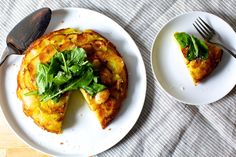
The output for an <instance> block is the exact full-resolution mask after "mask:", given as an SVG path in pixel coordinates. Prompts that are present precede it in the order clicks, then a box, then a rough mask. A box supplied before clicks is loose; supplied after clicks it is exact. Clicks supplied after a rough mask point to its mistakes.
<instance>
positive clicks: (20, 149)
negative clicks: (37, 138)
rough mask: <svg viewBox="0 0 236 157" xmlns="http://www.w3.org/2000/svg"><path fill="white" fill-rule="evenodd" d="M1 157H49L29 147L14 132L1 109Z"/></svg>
mask: <svg viewBox="0 0 236 157" xmlns="http://www.w3.org/2000/svg"><path fill="white" fill-rule="evenodd" d="M0 157H48V155H45V154H42V153H40V152H38V151H36V150H33V149H32V148H30V147H29V146H27V145H26V144H25V143H24V142H23V141H22V140H21V139H20V138H19V137H17V136H16V135H15V133H14V132H13V130H12V129H11V128H10V127H9V126H8V124H7V121H6V119H5V117H4V115H3V113H2V111H1V109H0Z"/></svg>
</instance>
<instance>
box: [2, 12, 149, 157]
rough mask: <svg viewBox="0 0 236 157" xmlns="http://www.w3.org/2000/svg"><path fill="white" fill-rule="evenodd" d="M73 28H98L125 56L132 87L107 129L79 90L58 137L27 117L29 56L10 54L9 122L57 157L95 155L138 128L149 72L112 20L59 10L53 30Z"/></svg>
mask: <svg viewBox="0 0 236 157" xmlns="http://www.w3.org/2000/svg"><path fill="white" fill-rule="evenodd" d="M67 27H72V28H78V29H81V30H83V29H93V30H95V31H97V32H98V33H100V34H102V35H103V36H104V37H106V38H108V39H109V40H110V41H111V42H112V43H113V44H114V45H115V46H116V48H117V49H118V51H119V52H120V54H121V55H122V57H123V59H124V61H125V63H126V66H127V70H128V77H129V87H128V95H127V98H126V100H125V101H124V102H123V104H122V107H121V110H120V112H119V114H118V115H117V116H116V118H115V119H114V121H113V122H112V123H111V124H110V125H109V126H108V127H107V128H106V129H104V130H103V129H102V128H101V126H100V124H99V122H98V120H97V119H96V116H95V115H94V113H93V112H92V111H90V109H89V107H88V105H87V104H86V102H85V101H84V99H83V97H82V96H81V94H80V92H74V93H73V94H72V97H71V99H70V102H69V105H68V110H67V112H66V116H65V119H64V123H63V133H62V134H59V135H57V134H53V133H49V132H46V131H44V130H42V129H40V128H39V127H38V126H37V125H36V124H34V122H33V120H32V119H31V118H29V117H26V116H25V114H24V113H23V110H22V102H21V101H19V100H18V99H17V97H16V87H17V79H16V77H17V73H18V70H19V67H20V64H21V61H22V58H23V56H10V58H9V59H8V60H7V61H6V62H5V64H4V65H3V66H2V67H1V68H0V83H1V86H0V104H1V108H2V111H3V113H4V115H5V117H6V120H7V121H8V123H9V125H10V126H11V127H12V129H13V130H14V131H15V133H16V134H17V135H18V136H19V137H20V138H21V139H23V140H24V141H25V142H26V143H27V144H28V145H30V146H31V147H33V148H35V149H38V150H40V151H42V152H44V153H47V154H51V155H55V156H76V157H78V156H92V155H95V154H98V153H100V152H103V151H105V150H107V149H109V148H110V147H112V146H114V145H115V144H116V143H117V142H119V141H120V140H121V139H122V138H123V137H124V136H125V135H126V134H127V133H128V132H129V131H130V129H131V128H132V127H133V126H134V124H135V122H136V121H137V119H138V117H139V115H140V113H141V110H142V107H143V104H144V100H145V96H146V72H145V67H144V63H143V60H142V57H141V54H140V52H139V50H138V47H137V46H136V44H135V42H134V41H133V40H132V39H131V37H130V36H129V35H128V33H127V32H126V31H125V30H124V29H123V28H121V27H120V26H119V25H118V24H117V23H116V22H114V21H113V20H111V19H110V18H108V17H106V16H104V15H102V14H100V13H97V12H95V11H91V10H87V9H81V8H67V9H59V10H55V11H53V13H52V19H51V22H50V25H49V27H48V30H47V32H51V31H53V30H58V29H61V28H67Z"/></svg>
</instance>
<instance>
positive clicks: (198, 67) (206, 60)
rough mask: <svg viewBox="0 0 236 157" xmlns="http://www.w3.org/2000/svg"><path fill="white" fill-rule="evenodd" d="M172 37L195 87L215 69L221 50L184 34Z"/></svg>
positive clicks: (176, 34)
mask: <svg viewBox="0 0 236 157" xmlns="http://www.w3.org/2000/svg"><path fill="white" fill-rule="evenodd" d="M174 36H175V39H176V40H177V42H178V44H179V46H180V49H181V51H182V54H183V56H184V59H185V63H186V65H187V68H188V70H189V72H190V75H191V77H192V79H193V82H194V84H195V85H197V84H198V83H199V82H201V81H202V80H203V79H204V78H206V77H207V76H208V75H209V74H210V73H211V72H212V71H213V70H214V69H215V68H216V66H217V65H218V63H219V62H220V60H221V57H222V49H221V48H220V47H218V46H217V45H214V44H211V43H208V42H206V41H203V40H201V39H198V38H196V37H194V36H193V35H189V34H187V33H185V32H180V33H178V32H177V33H175V34H174Z"/></svg>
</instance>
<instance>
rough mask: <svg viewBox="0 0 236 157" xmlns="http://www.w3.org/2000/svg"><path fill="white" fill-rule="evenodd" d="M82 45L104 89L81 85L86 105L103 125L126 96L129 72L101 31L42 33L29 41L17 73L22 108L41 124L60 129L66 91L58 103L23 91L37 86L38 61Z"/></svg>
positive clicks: (115, 112)
mask: <svg viewBox="0 0 236 157" xmlns="http://www.w3.org/2000/svg"><path fill="white" fill-rule="evenodd" d="M75 47H82V48H84V49H85V50H86V52H87V55H88V58H89V60H90V61H91V62H92V64H94V66H95V67H96V68H97V70H99V71H100V76H101V80H102V82H103V83H104V84H105V85H106V86H107V87H108V88H107V90H105V91H103V92H101V93H98V94H97V95H95V96H93V97H92V96H91V95H89V94H88V93H86V92H85V91H84V90H83V89H81V91H82V94H83V96H84V97H85V99H86V101H87V103H88V105H89V107H90V109H91V110H93V111H94V112H95V113H96V115H97V118H98V120H99V122H100V124H101V126H102V128H105V127H107V125H108V124H109V123H110V122H111V121H112V120H113V119H114V117H115V116H116V115H117V113H118V112H119V109H120V106H121V104H122V101H123V100H124V98H125V97H126V94H127V88H128V76H127V70H126V67H125V64H124V62H123V59H122V58H121V56H120V54H119V53H118V51H117V50H116V48H115V46H114V45H113V44H112V43H111V42H109V41H108V40H107V39H105V38H104V37H102V36H101V35H100V34H98V33H96V32H94V31H92V30H86V31H84V32H80V31H78V30H74V29H62V30H58V31H55V32H51V33H49V34H47V35H44V36H43V37H41V38H40V39H38V40H36V41H35V42H34V43H32V44H31V45H30V46H29V48H28V49H27V50H26V51H25V57H24V59H23V61H22V64H21V67H20V71H19V73H18V77H17V83H18V87H17V96H18V98H19V99H20V100H22V102H23V111H24V113H25V114H26V115H27V116H30V117H31V118H32V119H33V120H34V122H35V123H36V124H37V125H38V126H39V127H41V128H43V129H45V130H47V131H49V132H54V133H61V128H62V121H63V119H64V116H65V112H66V107H67V104H68V99H69V94H65V95H63V96H62V97H61V98H60V101H59V102H58V103H55V102H53V101H51V100H49V101H47V102H40V101H39V96H37V95H33V96H25V95H24V94H25V93H27V92H29V91H33V90H37V86H36V82H35V78H36V67H37V64H38V63H40V62H42V63H46V62H48V61H49V60H50V59H51V57H52V56H53V55H54V54H55V53H57V51H63V50H69V49H73V48H75Z"/></svg>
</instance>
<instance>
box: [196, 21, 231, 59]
mask: <svg viewBox="0 0 236 157" xmlns="http://www.w3.org/2000/svg"><path fill="white" fill-rule="evenodd" d="M193 26H194V27H195V28H196V30H197V31H198V33H199V34H200V35H201V36H202V37H203V39H205V40H206V41H207V42H209V43H212V44H216V45H218V46H220V47H222V48H223V49H224V50H226V51H227V52H229V54H231V55H232V56H233V57H234V58H235V59H236V54H234V53H233V52H232V51H231V50H229V49H228V48H226V47H225V46H224V45H223V44H221V42H220V40H219V35H218V34H217V33H216V31H215V30H214V29H213V28H212V27H211V26H210V25H209V24H207V23H206V22H205V21H203V20H202V19H201V18H200V17H198V18H197V19H196V21H195V22H194V23H193Z"/></svg>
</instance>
